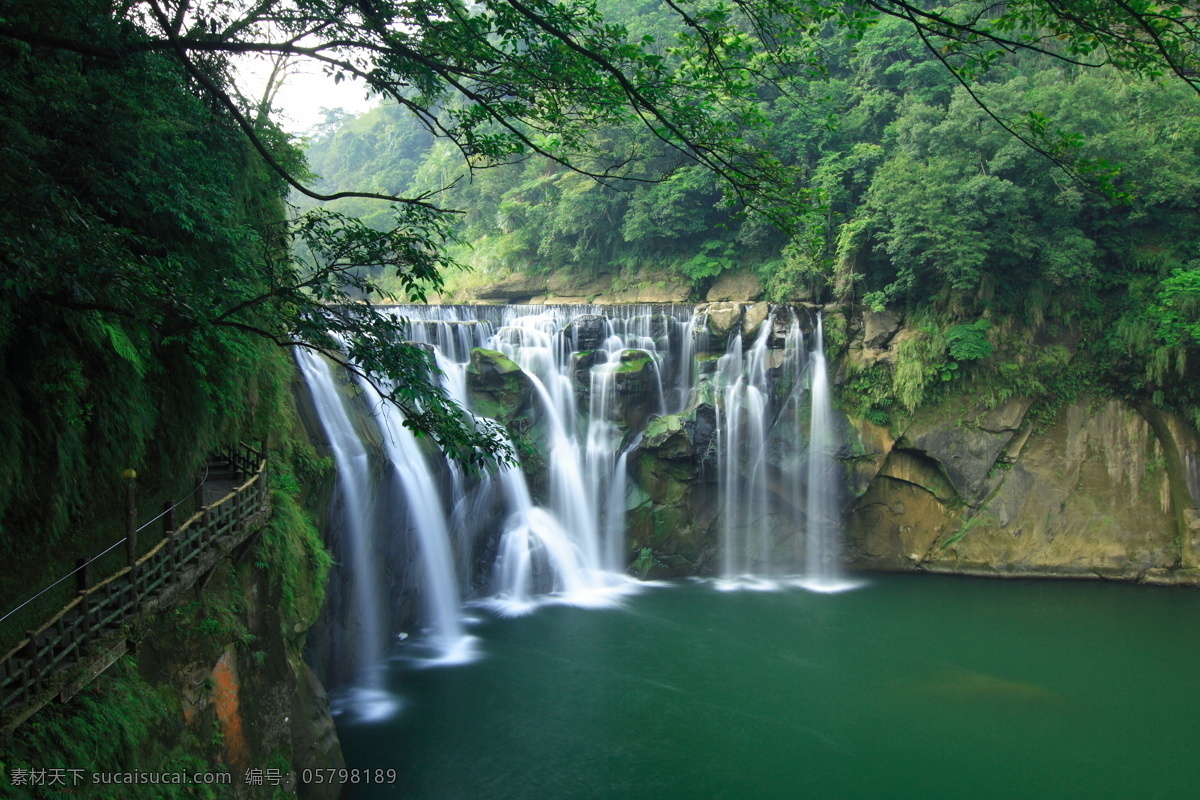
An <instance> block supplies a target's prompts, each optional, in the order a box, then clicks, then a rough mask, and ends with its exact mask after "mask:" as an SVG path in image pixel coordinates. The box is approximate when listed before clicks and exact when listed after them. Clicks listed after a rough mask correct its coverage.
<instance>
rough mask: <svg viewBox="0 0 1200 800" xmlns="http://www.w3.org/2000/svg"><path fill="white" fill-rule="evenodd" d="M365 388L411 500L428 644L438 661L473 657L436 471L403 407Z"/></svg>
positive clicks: (402, 487)
mask: <svg viewBox="0 0 1200 800" xmlns="http://www.w3.org/2000/svg"><path fill="white" fill-rule="evenodd" d="M359 386H360V387H361V389H362V390H363V393H364V394H365V395H366V396H367V398H368V400H369V401H370V403H371V407H372V408H373V409H374V416H375V420H376V422H377V423H378V425H379V431H380V434H381V435H382V437H383V446H384V448H385V450H386V451H387V454H388V460H389V461H390V462H391V465H392V470H393V476H394V478H395V480H396V481H397V482H398V484H399V487H400V490H401V492H402V494H403V496H404V499H405V501H406V502H405V506H406V508H407V512H408V522H409V524H410V526H411V529H412V530H415V531H416V534H417V539H418V542H419V544H420V548H419V549H420V557H421V564H422V566H423V572H424V592H423V596H424V599H425V603H426V606H427V610H428V617H429V627H430V630H431V634H430V635H429V636H428V637H426V641H425V642H423V644H426V645H428V646H430V647H432V649H433V650H434V652H435V657H434V662H435V663H458V662H462V661H469V660H470V658H471V642H472V641H473V640H472V639H471V637H468V636H466V635H465V634H464V632H463V623H462V614H461V608H460V604H461V599H460V598H461V592H460V591H459V588H458V581H457V580H456V579H455V577H454V573H455V570H454V556H453V555H452V554H451V552H450V534H449V532H448V529H447V526H446V515H445V512H444V511H443V508H442V502H441V498H440V496H439V492H438V489H437V485H436V482H435V480H434V476H433V473H432V471H431V470H430V468H429V465H428V463H427V462H426V460H425V454H424V453H422V452H421V448H420V446H419V445H418V444H417V440H416V437H415V436H413V433H412V431H410V430H409V429H408V428H406V427H404V425H403V423H402V420H401V419H400V413H399V411H398V410H397V409H396V408H395V407H394V406H390V405H389V404H387V403H385V401H384V400H383V399H382V398H381V397H380V396H379V394H378V393H377V392H376V391H375V388H374V387H373V386H371V384H369V383H368V382H366V381H360V383H359ZM455 493H456V494H457V493H458V492H457V491H456V492H455Z"/></svg>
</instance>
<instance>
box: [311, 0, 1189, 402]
mask: <svg viewBox="0 0 1200 800" xmlns="http://www.w3.org/2000/svg"><path fill="white" fill-rule="evenodd" d="M605 11H606V13H607V14H609V15H611V16H612V17H613V18H615V19H628V20H636V22H631V23H630V30H631V32H632V33H635V34H638V35H648V36H652V37H654V42H655V43H656V45H655V46H656V47H657V48H658V49H659V51H661V52H662V53H663V54H664V57H666V58H671V57H673V56H674V55H675V54H676V50H675V49H674V46H673V44H674V43H675V42H676V41H677V37H679V36H680V35H681V34H682V32H683V28H682V26H680V25H679V23H678V20H677V19H675V18H674V17H673V15H672V13H671V12H670V10H669V9H667V8H665V7H655V6H648V7H643V6H637V7H636V8H635V7H632V6H629V5H628V4H622V3H615V2H614V3H609V4H608V6H606V7H605ZM875 22H876V23H877V24H871V25H869V26H865V27H864V28H863V30H862V31H861V35H856V36H854V37H850V38H847V37H845V36H844V35H842V34H843V33H844V31H842V30H841V29H839V28H838V27H837V26H835V25H833V24H830V25H829V26H828V27H825V28H823V29H822V31H821V33H820V34H819V35H817V36H814V37H813V39H812V40H810V41H809V45H810V47H811V50H810V51H809V53H808V56H809V58H808V61H807V63H806V68H805V69H804V70H803V71H800V72H798V73H795V74H791V75H789V76H787V77H786V78H783V79H781V80H778V81H775V82H772V83H770V84H769V85H767V86H759V87H758V88H757V90H756V92H757V97H758V108H759V110H760V111H761V113H762V114H763V118H764V119H763V126H762V127H761V136H762V140H761V141H762V143H763V145H764V146H766V147H768V148H769V149H770V150H771V152H772V153H774V154H775V155H776V156H777V157H778V158H779V159H780V162H781V169H786V170H788V174H789V175H790V176H792V179H793V180H794V186H795V197H796V198H797V199H798V202H797V203H795V204H793V205H792V206H791V207H790V208H788V209H787V210H788V212H789V215H788V216H786V219H783V220H781V219H780V218H776V219H770V218H769V217H768V216H767V215H765V214H763V213H762V212H761V210H760V209H756V208H752V207H749V206H747V205H745V204H741V203H738V202H737V200H736V198H732V199H731V198H730V197H729V196H728V194H727V192H725V191H724V189H723V185H722V182H721V179H720V177H719V176H718V175H716V174H714V173H713V172H712V171H710V170H707V169H705V168H704V167H703V166H702V165H698V164H694V163H688V162H686V161H685V160H682V159H680V158H678V156H677V154H675V153H673V152H672V151H671V150H670V149H669V148H668V147H666V146H664V145H662V143H661V142H655V141H654V138H653V136H652V135H651V134H649V133H647V132H644V131H639V130H638V129H637V128H636V127H634V126H630V125H620V126H607V127H602V128H599V129H597V130H595V131H593V132H591V133H590V134H589V137H590V138H589V139H588V147H590V148H591V149H592V150H594V151H595V152H598V153H616V152H624V151H625V150H624V149H628V150H629V152H636V153H637V157H636V158H632V159H631V160H630V161H628V162H627V163H625V164H624V165H623V166H622V174H623V177H625V178H627V180H596V179H593V178H591V177H589V176H587V175H583V174H580V173H579V172H577V171H573V170H571V169H569V168H567V167H565V166H563V165H562V164H560V163H556V162H554V161H552V160H549V159H546V158H544V157H539V156H538V155H536V154H532V155H529V157H527V158H522V159H520V160H519V163H517V164H514V165H511V166H508V167H504V168H498V169H489V170H480V169H475V170H471V169H468V168H467V165H466V164H464V162H463V160H462V158H461V155H460V154H459V153H458V152H457V151H456V150H455V148H454V147H453V145H452V144H450V143H448V142H446V141H443V140H440V139H438V138H437V137H435V136H434V135H433V134H432V133H431V132H430V130H428V128H427V127H426V126H425V125H423V124H422V123H421V121H420V120H419V119H417V118H416V117H414V116H413V115H412V114H410V113H409V112H408V111H407V110H406V109H405V108H404V107H403V106H400V105H397V104H388V103H385V104H384V105H383V106H382V107H380V108H377V109H375V110H374V111H371V112H370V113H367V114H365V115H362V116H360V117H358V118H344V117H342V116H341V115H339V114H338V113H337V112H331V113H330V116H329V120H328V123H327V124H326V125H325V126H322V127H321V128H320V129H319V130H317V131H316V132H315V134H314V136H313V137H312V139H311V141H310V142H309V143H308V146H307V149H306V155H307V158H308V160H309V164H310V168H311V169H312V170H313V172H314V173H316V174H317V175H318V176H319V179H320V184H319V185H323V186H326V187H335V186H341V187H344V186H352V187H354V188H357V189H360V190H367V189H375V190H378V189H380V188H381V187H392V188H393V189H394V188H395V187H403V190H404V191H406V192H408V193H433V194H435V195H436V196H437V197H439V198H440V200H439V202H441V203H443V204H444V205H446V206H447V207H450V208H453V209H456V210H458V211H461V212H462V213H461V214H460V215H458V217H457V219H456V220H455V222H454V225H455V231H456V234H457V235H458V236H459V237H461V239H462V240H463V241H464V242H466V243H468V245H469V246H461V247H458V248H452V252H453V253H454V254H455V255H456V256H457V257H458V258H459V259H460V260H461V261H463V262H465V263H467V264H470V265H472V266H473V270H472V271H470V272H466V273H450V274H449V276H448V280H449V282H450V289H451V293H450V295H449V296H450V297H460V298H461V297H470V296H471V292H472V287H478V286H482V285H487V284H488V283H489V282H495V281H498V280H500V279H501V278H502V277H503V276H504V275H506V274H507V273H508V272H510V271H515V272H523V273H532V274H548V273H556V274H559V275H561V274H562V273H567V274H570V275H572V276H573V278H572V280H576V281H577V282H578V283H580V284H584V283H586V282H587V281H588V280H590V279H591V278H592V277H593V275H594V274H596V273H597V272H609V273H612V272H616V273H622V271H623V274H624V275H625V276H627V278H628V279H629V280H633V281H636V280H637V279H638V278H637V276H638V275H639V274H641V272H642V271H644V270H647V269H658V270H663V269H665V270H667V271H668V273H670V274H674V275H676V276H678V277H679V278H680V279H682V280H683V281H685V282H687V283H688V284H690V285H691V286H692V287H693V298H694V299H703V296H704V293H705V290H706V289H707V287H709V286H710V285H712V283H713V282H714V281H715V280H716V279H717V278H718V277H719V276H720V275H722V274H723V273H726V272H730V271H737V270H751V271H754V272H756V273H757V275H758V277H759V278H760V280H761V282H762V285H763V286H764V288H765V292H766V296H767V298H768V299H771V300H774V301H784V300H790V299H803V300H809V301H817V302H836V303H862V304H865V305H866V306H868V307H871V308H874V309H877V310H882V309H885V308H886V309H891V310H895V311H900V312H904V313H906V314H908V315H909V317H910V318H911V319H915V320H917V321H918V326H919V327H920V328H921V330H922V331H924V333H925V335H924V336H922V337H919V338H918V339H917V340H914V341H912V342H910V343H909V344H908V345H907V348H908V349H907V352H906V353H905V354H904V356H906V357H902V360H901V363H900V364H899V365H898V366H897V368H896V369H895V370H894V371H891V372H888V373H887V374H884V372H883V371H882V370H875V371H871V372H869V373H864V374H859V375H857V376H854V377H853V379H852V380H851V382H850V385H849V387H848V388H847V392H846V394H847V398H846V400H847V402H850V403H852V404H855V405H858V406H861V407H862V409H863V410H864V411H865V412H867V413H869V414H871V415H872V416H874V417H875V418H878V419H880V420H883V419H886V415H887V412H888V410H889V409H890V410H893V411H901V412H903V411H905V410H907V411H912V410H913V409H914V408H916V407H917V406H918V405H920V404H921V402H922V401H923V399H927V394H928V395H929V397H935V396H936V395H937V393H938V392H940V391H942V389H943V388H949V387H944V386H943V384H944V383H946V382H948V381H949V380H951V379H953V380H955V381H958V382H959V383H961V381H962V380H963V379H964V378H966V377H975V378H982V379H984V380H985V382H986V383H987V384H988V386H989V387H990V388H989V389H988V391H993V392H997V393H999V394H1000V395H1002V396H1004V397H1007V396H1011V395H1013V394H1020V393H1034V394H1038V393H1048V394H1053V395H1063V396H1067V395H1069V396H1074V395H1075V394H1076V393H1077V392H1078V391H1079V390H1080V389H1081V388H1083V387H1084V386H1096V387H1099V386H1103V387H1106V391H1111V392H1113V393H1115V394H1120V395H1127V396H1131V397H1135V398H1138V399H1141V400H1152V401H1153V402H1156V403H1161V404H1166V405H1168V406H1170V407H1172V408H1175V409H1177V410H1182V411H1186V412H1188V413H1191V414H1193V415H1194V414H1196V413H1197V412H1196V408H1197V406H1196V403H1197V400H1198V398H1197V394H1196V392H1197V389H1196V387H1195V385H1194V384H1193V383H1192V382H1191V381H1189V380H1188V379H1187V377H1186V375H1187V370H1186V366H1187V364H1188V361H1189V359H1194V358H1195V357H1196V355H1197V346H1198V345H1200V339H1198V338H1197V335H1198V334H1200V330H1197V328H1196V323H1195V319H1196V318H1197V316H1198V312H1200V288H1198V287H1200V272H1198V269H1200V260H1198V258H1200V251H1198V250H1197V245H1198V242H1197V238H1196V230H1197V229H1196V221H1197V216H1196V215H1197V202H1198V201H1200V195H1198V193H1197V181H1200V154H1198V152H1197V142H1198V141H1200V138H1198V137H1197V131H1198V129H1197V126H1198V124H1200V117H1198V115H1197V110H1198V106H1197V98H1196V92H1195V91H1194V89H1193V88H1192V87H1191V86H1190V85H1188V84H1187V83H1185V82H1183V81H1179V80H1173V79H1171V78H1160V79H1158V80H1152V79H1150V78H1147V77H1138V76H1136V75H1130V74H1129V73H1128V72H1127V71H1122V70H1120V69H1118V68H1116V67H1114V66H1105V67H1099V68H1098V67H1089V66H1082V65H1080V64H1078V63H1072V61H1073V59H1072V58H1069V57H1067V56H1066V51H1065V48H1063V49H1062V50H1061V51H1060V52H1056V51H1054V50H1053V48H1052V49H1051V52H1028V51H1026V52H1016V53H1015V54H1012V55H1006V56H1004V57H1002V58H997V59H996V60H994V61H993V62H991V63H990V65H989V68H988V69H987V70H986V71H984V70H978V71H976V72H972V73H971V74H970V77H971V78H972V80H971V81H970V82H967V81H966V80H965V79H964V76H963V74H962V72H967V71H966V70H963V71H961V72H960V73H955V72H953V71H951V70H949V69H947V65H946V63H944V60H945V58H946V56H945V55H943V54H942V53H941V52H940V51H939V50H937V49H936V48H931V47H930V46H929V43H928V41H927V40H924V39H922V36H921V35H920V31H918V30H917V29H914V27H913V25H912V24H911V23H910V22H908V21H905V20H903V19H899V18H896V17H883V18H882V19H879V20H876V21H875ZM630 142H635V143H636V146H634V145H630V144H629V143H630ZM623 148H624V149H623ZM654 174H661V175H663V176H665V177H663V178H662V179H661V180H659V179H656V180H652V181H651V180H646V176H648V175H654ZM340 202H341V203H342V205H341V206H340V208H341V209H342V210H343V211H344V212H345V213H347V214H350V215H353V216H356V217H359V218H361V219H363V220H364V221H365V222H366V223H367V224H368V225H376V226H377V225H381V224H383V217H382V215H383V213H384V212H383V210H382V209H380V208H379V207H378V206H372V205H371V204H370V203H369V202H367V201H363V200H343V201H340ZM781 223H782V224H781ZM560 279H561V278H560ZM455 292H457V294H455ZM1068 330H1069V331H1072V332H1073V333H1072V334H1071V335H1070V336H1068V337H1067V339H1068V340H1070V342H1071V344H1070V346H1069V347H1063V346H1061V344H1056V345H1055V346H1053V347H1044V348H1043V347H1034V346H1033V344H1034V342H1035V341H1041V342H1046V341H1049V340H1051V339H1053V340H1055V341H1056V342H1057V341H1059V339H1060V338H1061V337H1060V334H1061V333H1062V332H1063V331H1068ZM834 341H835V342H836V341H837V338H836V334H835V336H834ZM1080 341H1082V342H1083V346H1082V348H1081V350H1080V352H1078V353H1076V352H1075V350H1076V347H1075V343H1077V342H1080ZM993 353H994V355H993ZM960 370H961V371H960ZM959 383H956V384H955V385H956V386H957V385H959ZM1193 419H1196V417H1195V416H1193Z"/></svg>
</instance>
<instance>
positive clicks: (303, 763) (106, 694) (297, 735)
mask: <svg viewBox="0 0 1200 800" xmlns="http://www.w3.org/2000/svg"><path fill="white" fill-rule="evenodd" d="M287 477H288V478H290V477H291V476H290V475H289V476H287ZM326 560H327V556H325V555H324V550H323V549H322V548H321V543H320V539H319V534H318V533H317V531H316V529H315V528H313V527H312V526H311V524H309V523H308V521H307V519H306V518H305V516H304V514H303V513H302V512H301V511H300V509H299V507H298V506H297V505H296V503H295V501H294V499H293V497H292V496H291V495H290V494H288V493H287V492H284V491H278V490H277V491H276V492H275V493H274V500H273V510H272V514H271V516H270V517H269V518H268V520H267V521H266V524H265V526H264V527H263V528H262V530H261V531H260V532H258V533H256V534H252V536H251V538H250V539H248V540H247V541H246V542H245V543H244V544H243V545H241V546H240V548H235V549H234V550H233V551H232V553H231V556H230V558H229V559H227V560H226V561H224V562H222V563H220V564H218V565H217V566H216V567H215V568H214V569H213V570H212V572H210V573H209V574H208V576H207V577H205V578H203V579H202V580H201V581H200V582H199V583H197V584H196V587H195V588H194V589H193V590H192V591H190V592H189V593H188V594H187V595H186V596H185V597H183V598H182V599H181V600H180V601H179V602H177V603H176V604H175V605H173V606H171V607H169V608H167V609H165V610H163V611H161V612H157V613H154V614H150V615H147V616H144V617H142V618H138V619H136V620H135V621H133V622H132V623H129V624H128V625H127V626H126V628H125V629H124V631H123V633H124V636H125V639H123V640H122V643H121V644H122V647H121V650H122V651H123V652H124V653H125V654H124V655H122V656H120V657H119V658H118V659H117V660H116V662H115V663H114V664H112V666H111V667H110V668H109V669H107V670H106V671H105V672H104V673H102V674H101V675H99V676H98V677H97V678H96V679H95V680H93V681H92V682H91V683H89V684H87V685H86V686H85V687H83V689H82V690H81V691H79V692H78V693H77V694H75V695H74V696H73V697H71V698H70V699H69V700H67V701H64V702H52V703H51V704H49V705H47V706H45V707H44V708H42V709H41V710H40V711H39V712H37V714H35V715H34V716H33V717H31V718H30V719H29V720H27V721H26V722H24V723H23V724H22V725H21V726H20V727H19V728H18V729H17V731H16V733H15V736H14V737H13V739H12V740H11V741H8V742H4V743H0V747H2V752H3V754H2V756H0V762H2V766H3V767H4V769H5V771H7V772H8V776H7V777H6V778H5V784H6V785H8V786H10V790H9V791H10V792H11V793H10V794H6V795H5V797H10V796H11V797H14V798H26V797H27V798H41V797H51V796H53V797H57V796H59V795H58V794H55V793H53V792H52V791H47V784H45V783H41V784H38V783H34V782H32V781H26V782H24V783H20V782H18V780H17V778H16V776H17V775H18V773H17V770H25V771H26V774H30V773H29V771H37V770H46V769H49V768H51V767H63V768H66V769H71V770H77V772H76V773H69V774H68V775H67V776H66V780H67V783H66V789H68V790H70V792H71V793H72V794H77V795H78V796H82V797H116V796H120V797H122V798H125V797H129V798H143V797H144V798H151V797H153V798H174V797H180V798H183V797H207V798H271V797H281V796H288V797H290V796H299V797H303V798H330V800H332V798H334V797H336V792H332V791H330V787H329V784H325V785H308V784H305V783H303V781H302V777H303V771H304V770H306V769H330V768H341V767H343V766H344V760H343V759H342V755H341V749H340V745H339V743H338V739H337V735H336V732H335V731H334V727H333V721H332V718H331V716H330V713H329V705H328V701H327V699H326V695H325V691H324V689H323V688H322V687H321V684H320V683H319V681H317V679H316V677H315V676H314V675H313V673H312V671H311V670H310V669H309V668H308V667H307V666H306V665H305V664H304V662H303V661H302V659H301V657H300V654H301V649H302V646H303V642H304V639H305V636H306V633H307V631H308V630H309V628H310V626H311V625H312V623H313V621H314V620H315V618H316V615H317V611H318V609H319V607H320V604H321V594H322V590H323V584H324V579H325V571H326V569H327V562H326ZM250 770H256V771H257V774H259V775H261V776H263V779H262V780H261V781H257V782H256V781H254V780H253V778H249V779H248V771H250ZM113 773H120V774H125V775H128V774H130V773H143V774H144V775H145V776H147V777H142V778H140V780H135V781H128V780H125V779H123V778H118V779H117V780H116V781H115V782H120V783H122V784H123V785H122V786H121V787H119V788H118V787H115V786H114V785H113V784H114V779H113V778H108V779H96V778H94V777H93V775H94V774H109V775H111V774H113ZM196 774H207V775H209V776H211V777H210V778H209V779H208V780H209V781H211V782H209V783H205V782H203V781H200V782H197V781H195V780H194V779H193V777H192V776H194V775H196ZM181 775H186V776H187V782H185V783H176V782H174V781H175V778H176V776H181ZM155 776H157V777H155ZM126 784H131V785H126ZM114 792H115V793H114ZM281 792H282V794H281Z"/></svg>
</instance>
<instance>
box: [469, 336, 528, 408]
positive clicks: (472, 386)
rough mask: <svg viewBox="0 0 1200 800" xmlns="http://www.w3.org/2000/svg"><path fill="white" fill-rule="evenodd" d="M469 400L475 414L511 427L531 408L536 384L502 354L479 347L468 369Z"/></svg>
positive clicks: (475, 350) (473, 351) (473, 353)
mask: <svg viewBox="0 0 1200 800" xmlns="http://www.w3.org/2000/svg"><path fill="white" fill-rule="evenodd" d="M467 396H468V398H469V400H470V403H471V409H472V410H473V411H474V412H475V413H477V414H480V415H482V416H485V417H490V418H492V419H494V420H497V421H499V422H501V423H502V424H504V425H509V424H511V423H512V422H513V421H514V420H515V419H516V418H517V417H519V416H520V415H521V414H523V413H524V412H526V411H528V410H529V408H530V407H531V406H532V402H533V381H532V380H531V379H530V377H529V376H528V375H526V374H525V372H524V371H523V370H522V369H521V367H520V366H518V365H517V363H516V362H515V361H513V360H512V359H511V358H509V357H508V356H506V355H504V354H503V353H501V352H498V351H496V350H485V349H484V348H482V347H476V348H475V349H474V350H472V351H471V363H470V364H469V365H468V366H467Z"/></svg>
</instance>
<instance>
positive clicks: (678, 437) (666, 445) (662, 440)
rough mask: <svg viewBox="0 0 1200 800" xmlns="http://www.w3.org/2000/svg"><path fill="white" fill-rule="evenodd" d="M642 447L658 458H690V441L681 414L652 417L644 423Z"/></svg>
mask: <svg viewBox="0 0 1200 800" xmlns="http://www.w3.org/2000/svg"><path fill="white" fill-rule="evenodd" d="M642 448H643V449H645V450H647V451H651V452H653V453H655V454H656V455H657V456H658V457H660V458H668V459H675V458H691V456H692V441H691V437H690V436H689V435H688V426H687V419H686V417H685V416H684V415H683V414H671V415H669V416H665V417H654V418H653V419H651V420H650V421H649V422H647V423H646V429H645V431H643V437H642Z"/></svg>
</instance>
